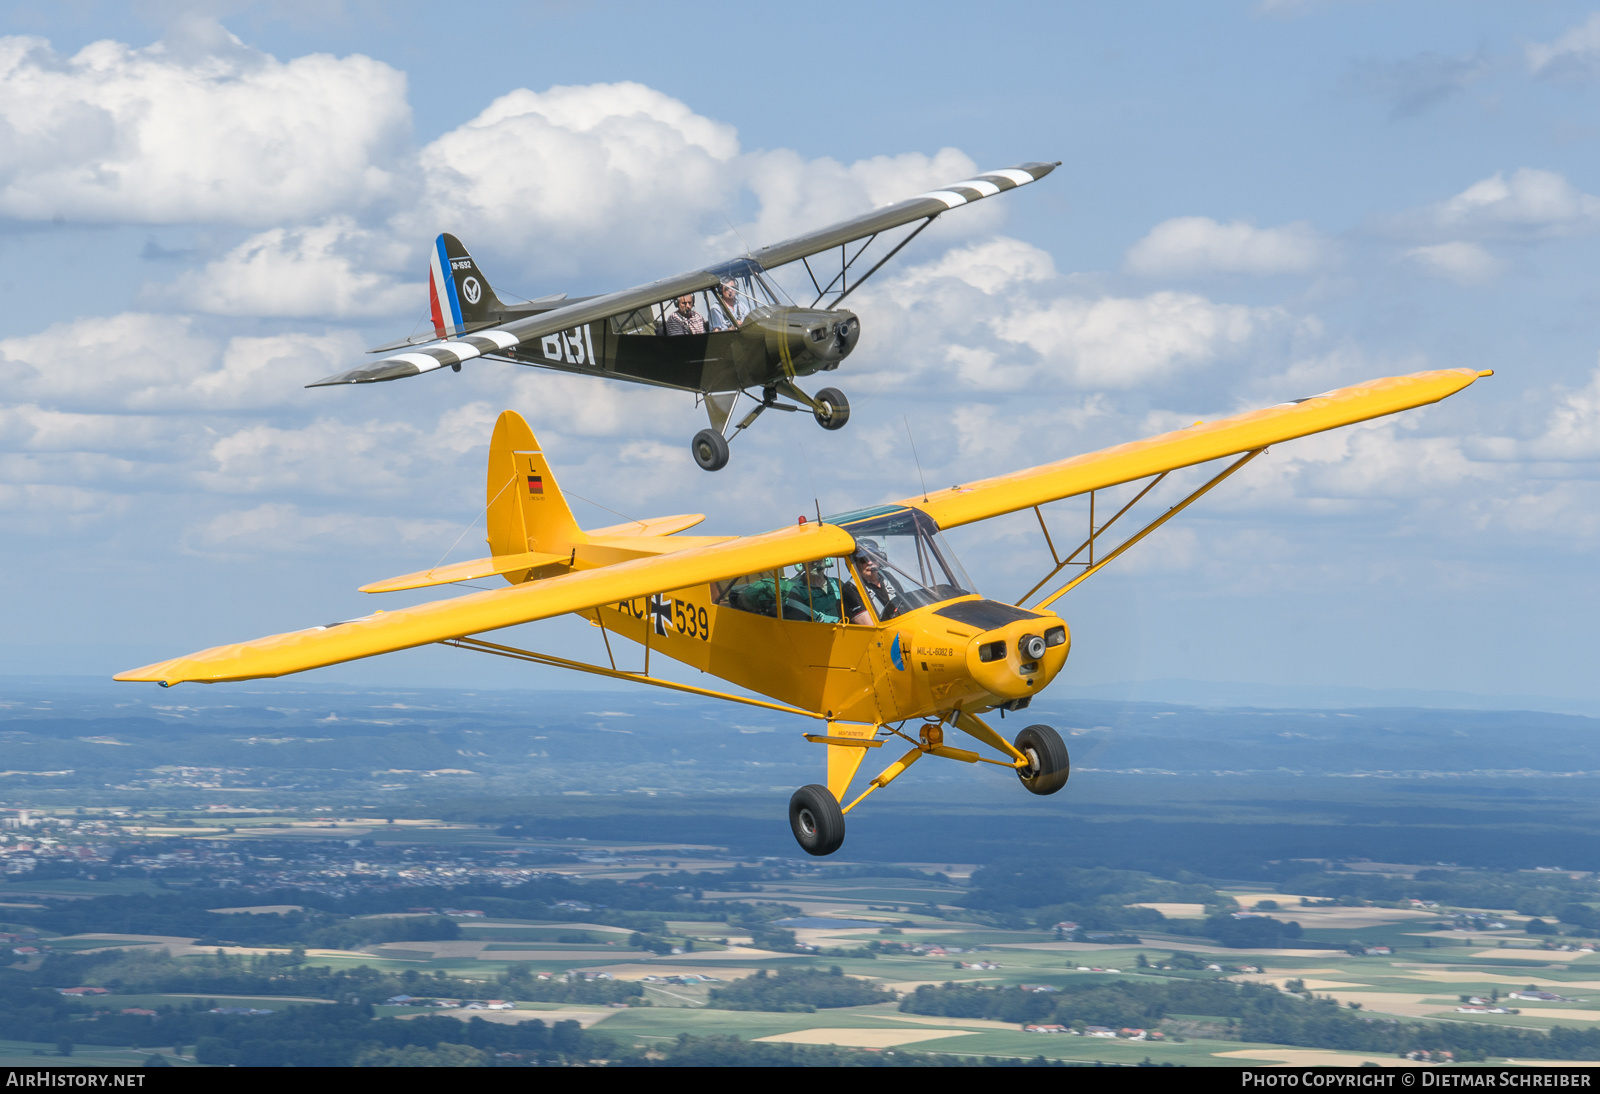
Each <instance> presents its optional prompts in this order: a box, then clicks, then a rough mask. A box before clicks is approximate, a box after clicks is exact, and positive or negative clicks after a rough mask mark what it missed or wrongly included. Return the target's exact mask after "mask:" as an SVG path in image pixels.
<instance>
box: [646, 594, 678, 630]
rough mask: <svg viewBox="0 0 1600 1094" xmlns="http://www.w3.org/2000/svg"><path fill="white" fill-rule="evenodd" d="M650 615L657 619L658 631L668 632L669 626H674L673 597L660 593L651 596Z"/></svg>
mask: <svg viewBox="0 0 1600 1094" xmlns="http://www.w3.org/2000/svg"><path fill="white" fill-rule="evenodd" d="M650 615H651V616H652V617H653V618H654V619H655V621H656V633H657V634H661V635H664V634H666V633H667V628H668V627H671V626H672V598H671V597H666V596H662V595H661V594H660V593H656V594H655V595H653V596H652V597H651V598H650ZM674 629H676V628H674Z"/></svg>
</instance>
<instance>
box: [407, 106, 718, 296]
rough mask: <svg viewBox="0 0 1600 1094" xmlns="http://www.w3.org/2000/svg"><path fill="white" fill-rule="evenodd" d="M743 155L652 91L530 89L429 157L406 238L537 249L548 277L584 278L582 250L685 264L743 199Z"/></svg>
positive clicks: (433, 147)
mask: <svg viewBox="0 0 1600 1094" xmlns="http://www.w3.org/2000/svg"><path fill="white" fill-rule="evenodd" d="M738 153H739V141H738V137H737V136H736V134H735V132H734V129H733V127H732V126H729V125H725V124H723V123H720V122H714V121H712V120H711V119H709V118H705V117H703V116H701V115H699V114H696V113H695V112H694V111H692V110H690V109H689V107H687V106H686V105H684V104H683V103H682V102H679V101H678V100H677V99H674V98H672V97H671V96H669V95H665V94H663V93H661V92H659V91H656V90H654V89H653V88H649V87H645V86H644V85H642V84H636V83H617V84H593V85H588V86H583V87H553V88H551V89H549V90H548V91H544V92H535V91H529V90H528V89H526V88H521V89H518V90H516V91H512V92H510V93H508V94H506V95H502V96H501V97H500V98H498V99H496V100H495V101H494V102H492V103H491V104H489V106H488V107H487V108H486V109H485V110H484V111H483V112H482V113H481V114H479V115H478V116H477V117H475V118H473V119H472V120H471V121H469V122H467V123H466V124H465V125H462V126H460V127H458V128H456V129H454V130H451V131H450V132H449V133H446V134H445V135H444V136H442V137H440V138H439V139H438V140H436V141H434V142H433V143H431V144H429V145H428V146H427V147H426V148H424V149H422V152H421V165H422V171H423V186H424V192H423V195H422V199H421V203H420V205H419V206H418V207H417V208H416V209H415V210H414V211H413V212H411V213H410V214H408V215H406V216H403V217H402V218H401V228H402V230H405V231H409V232H411V233H412V234H414V235H416V236H418V237H419V238H421V237H425V238H427V239H432V238H433V236H434V234H436V233H437V232H439V231H441V230H443V231H450V232H453V233H454V234H456V235H457V236H459V237H460V238H461V240H462V241H463V242H464V243H466V245H467V246H468V247H473V246H474V241H475V240H489V241H492V242H493V245H494V246H495V247H497V248H500V249H502V250H506V251H521V250H527V249H532V250H533V251H534V252H535V254H536V256H537V259H538V261H539V263H540V264H541V265H543V266H545V267H546V268H549V267H551V266H556V267H563V268H576V266H575V263H574V262H573V260H572V259H571V258H569V257H567V253H568V252H569V251H570V250H571V249H573V248H575V247H582V248H585V249H604V248H606V247H616V246H621V245H624V244H625V245H626V247H627V249H628V251H629V252H631V253H633V254H645V255H652V256H656V255H663V254H667V253H672V252H673V251H678V252H679V254H680V256H681V248H682V247H683V246H684V245H685V242H686V241H687V240H690V239H695V238H697V236H698V235H699V233H700V229H701V227H702V221H703V220H704V218H705V215H706V214H707V213H708V212H712V211H715V210H718V209H721V208H723V207H725V206H726V205H727V204H728V202H729V199H730V197H731V195H732V194H733V193H734V192H735V190H736V188H737V185H738V181H739V179H738V173H737V171H736V170H735V169H734V167H733V161H734V159H735V158H736V157H737V155H738ZM690 264H691V263H688V262H685V263H684V265H690ZM666 272H669V271H663V273H666Z"/></svg>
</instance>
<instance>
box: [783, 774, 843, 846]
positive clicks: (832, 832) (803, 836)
mask: <svg viewBox="0 0 1600 1094" xmlns="http://www.w3.org/2000/svg"><path fill="white" fill-rule="evenodd" d="M789 830H790V831H791V832H793V833H794V841H795V842H796V843H798V844H799V845H800V849H801V850H802V851H804V852H805V853H806V854H808V855H817V856H819V857H820V856H822V855H831V854H833V853H834V852H835V851H837V850H838V849H839V847H840V845H841V844H843V843H844V813H843V812H842V811H840V809H839V800H838V799H837V798H835V797H834V796H833V791H831V790H829V789H828V788H827V787H825V786H820V785H818V784H817V783H812V784H811V785H810V786H802V787H801V788H800V789H799V790H796V791H795V792H794V796H793V797H791V798H790V799H789Z"/></svg>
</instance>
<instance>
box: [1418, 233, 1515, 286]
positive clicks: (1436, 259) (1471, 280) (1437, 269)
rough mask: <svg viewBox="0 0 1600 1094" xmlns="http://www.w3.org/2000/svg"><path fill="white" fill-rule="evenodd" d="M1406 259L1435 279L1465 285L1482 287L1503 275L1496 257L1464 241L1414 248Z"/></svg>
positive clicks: (1474, 244)
mask: <svg viewBox="0 0 1600 1094" xmlns="http://www.w3.org/2000/svg"><path fill="white" fill-rule="evenodd" d="M1402 257H1404V258H1406V259H1409V260H1410V261H1412V262H1414V263H1416V264H1417V265H1418V266H1421V267H1422V268H1423V269H1424V270H1426V271H1428V273H1430V274H1433V275H1434V276H1435V277H1443V278H1446V279H1448V280H1450V281H1454V282H1456V283H1458V284H1461V285H1477V284H1481V283H1482V282H1485V281H1487V280H1489V279H1490V278H1491V277H1493V276H1494V275H1495V274H1496V273H1498V272H1499V271H1500V263H1499V262H1497V261H1496V260H1495V257H1494V256H1493V255H1491V254H1490V253H1489V252H1488V251H1486V250H1484V249H1483V248H1482V247H1480V246H1478V245H1477V244H1476V243H1467V242H1464V241H1462V240H1453V241H1451V242H1449V243H1434V244H1430V245H1428V246H1425V247H1413V248H1411V249H1410V250H1408V251H1406V252H1404V254H1403V255H1402Z"/></svg>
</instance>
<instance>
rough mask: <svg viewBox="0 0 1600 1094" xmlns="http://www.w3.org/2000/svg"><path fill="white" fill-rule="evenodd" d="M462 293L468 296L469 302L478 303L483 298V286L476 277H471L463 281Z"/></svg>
mask: <svg viewBox="0 0 1600 1094" xmlns="http://www.w3.org/2000/svg"><path fill="white" fill-rule="evenodd" d="M461 293H462V295H464V296H465V297H466V298H467V303H469V304H476V303H477V302H478V301H479V300H481V299H482V298H483V286H482V285H479V284H478V279H477V278H476V277H469V278H467V279H466V280H465V281H463V282H462V283H461Z"/></svg>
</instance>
